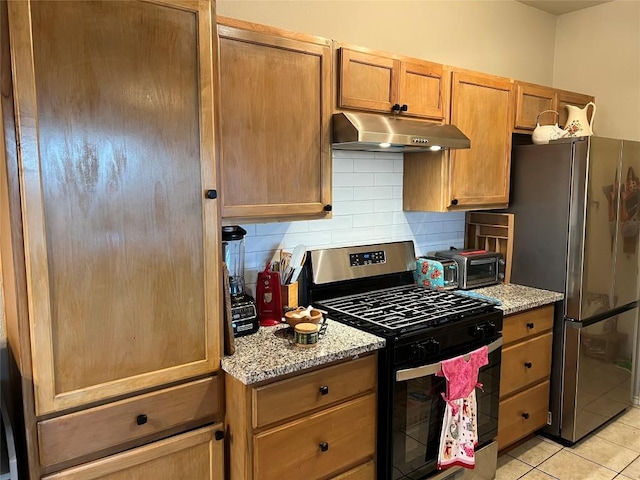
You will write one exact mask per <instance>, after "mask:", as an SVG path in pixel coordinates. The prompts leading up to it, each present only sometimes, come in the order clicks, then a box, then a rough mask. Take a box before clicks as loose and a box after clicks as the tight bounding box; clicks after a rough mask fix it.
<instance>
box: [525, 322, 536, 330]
mask: <svg viewBox="0 0 640 480" xmlns="http://www.w3.org/2000/svg"><path fill="white" fill-rule="evenodd" d="M533 327H535V325H534V324H533V322H529V323H527V328H528V329H529V330H531V329H532V328H533Z"/></svg>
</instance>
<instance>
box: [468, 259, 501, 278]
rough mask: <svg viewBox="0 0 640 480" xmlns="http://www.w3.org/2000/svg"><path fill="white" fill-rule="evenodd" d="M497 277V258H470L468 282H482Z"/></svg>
mask: <svg viewBox="0 0 640 480" xmlns="http://www.w3.org/2000/svg"><path fill="white" fill-rule="evenodd" d="M495 278H497V272H496V261H495V260H493V259H490V260H476V261H471V260H470V261H469V262H468V263H467V282H481V281H483V280H487V279H489V280H491V279H495Z"/></svg>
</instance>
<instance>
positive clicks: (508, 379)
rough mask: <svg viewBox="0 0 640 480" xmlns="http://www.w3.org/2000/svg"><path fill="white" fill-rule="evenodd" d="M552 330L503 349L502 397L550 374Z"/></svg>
mask: <svg viewBox="0 0 640 480" xmlns="http://www.w3.org/2000/svg"><path fill="white" fill-rule="evenodd" d="M551 337H552V334H551V332H549V333H545V334H544V335H541V336H540V337H536V338H532V339H531V340H527V341H526V342H521V343H517V344H515V345H512V346H510V347H507V348H505V349H503V350H502V367H501V374H500V397H501V398H502V397H504V396H505V395H509V394H510V393H512V392H515V391H516V390H519V389H521V388H523V387H526V386H527V385H529V384H531V383H534V382H537V381H539V380H542V379H544V378H545V377H548V376H549V373H550V372H551Z"/></svg>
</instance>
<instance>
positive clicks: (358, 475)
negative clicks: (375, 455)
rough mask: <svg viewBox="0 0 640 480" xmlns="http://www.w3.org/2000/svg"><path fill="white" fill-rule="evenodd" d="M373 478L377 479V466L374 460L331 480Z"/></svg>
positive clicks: (363, 479) (367, 479)
mask: <svg viewBox="0 0 640 480" xmlns="http://www.w3.org/2000/svg"><path fill="white" fill-rule="evenodd" d="M373 478H376V466H375V463H373V460H370V461H368V462H367V463H363V464H362V465H358V466H357V467H355V468H352V469H351V470H349V471H348V472H344V473H343V474H341V475H338V476H337V477H333V478H332V479H331V480H371V479H373Z"/></svg>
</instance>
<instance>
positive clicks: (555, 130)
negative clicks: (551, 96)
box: [531, 110, 567, 145]
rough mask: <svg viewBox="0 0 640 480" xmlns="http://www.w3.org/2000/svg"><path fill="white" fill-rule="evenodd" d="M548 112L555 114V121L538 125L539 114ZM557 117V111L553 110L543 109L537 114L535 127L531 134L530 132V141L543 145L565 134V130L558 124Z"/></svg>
mask: <svg viewBox="0 0 640 480" xmlns="http://www.w3.org/2000/svg"><path fill="white" fill-rule="evenodd" d="M549 112H552V113H555V114H556V123H554V124H553V125H540V115H542V114H543V113H549ZM558 117H559V115H558V112H556V111H555V110H543V111H542V112H540V113H539V114H538V116H537V117H536V128H535V129H534V130H533V134H531V141H532V142H533V143H534V144H535V145H544V144H546V143H549V140H557V139H559V138H562V137H564V136H565V135H567V132H566V131H565V130H563V129H561V128H560V127H559V126H558Z"/></svg>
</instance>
